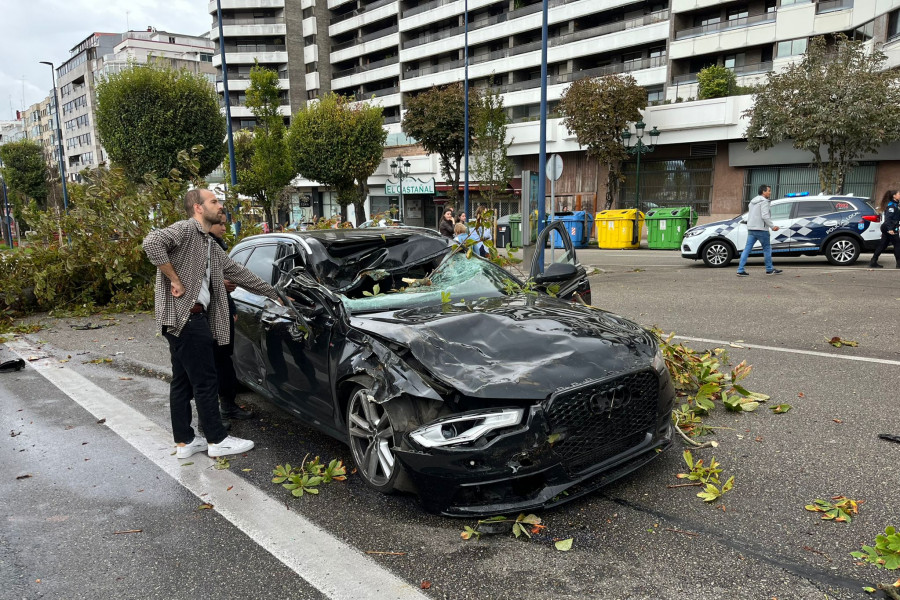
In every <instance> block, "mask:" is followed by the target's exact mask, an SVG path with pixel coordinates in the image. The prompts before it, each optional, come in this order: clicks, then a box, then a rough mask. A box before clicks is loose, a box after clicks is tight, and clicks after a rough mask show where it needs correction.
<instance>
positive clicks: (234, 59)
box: [212, 50, 288, 68]
mask: <svg viewBox="0 0 900 600" xmlns="http://www.w3.org/2000/svg"><path fill="white" fill-rule="evenodd" d="M225 59H226V60H227V61H228V64H229V65H252V64H253V63H254V62H255V61H257V60H258V61H259V63H260V64H261V65H272V64H286V63H287V61H288V53H287V52H286V51H283V50H282V51H270V52H228V51H227V50H226V56H225ZM212 64H213V66H214V67H220V68H221V65H222V58H221V56H220V55H219V54H218V53H216V54H214V55H213V59H212Z"/></svg>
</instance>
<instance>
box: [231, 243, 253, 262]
mask: <svg viewBox="0 0 900 600" xmlns="http://www.w3.org/2000/svg"><path fill="white" fill-rule="evenodd" d="M252 251H253V247H250V248H241V249H240V250H238V251H237V252H235V253H234V254H232V255H231V260H233V261H234V262H236V263H237V264H239V265H243V264H244V263H245V262H247V258H248V257H249V256H250V253H251V252H252Z"/></svg>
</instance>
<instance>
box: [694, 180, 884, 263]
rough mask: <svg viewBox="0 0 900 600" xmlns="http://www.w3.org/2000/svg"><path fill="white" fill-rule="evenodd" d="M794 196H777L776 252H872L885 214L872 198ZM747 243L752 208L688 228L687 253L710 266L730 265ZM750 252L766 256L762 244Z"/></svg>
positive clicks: (831, 255)
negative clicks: (872, 201) (882, 213)
mask: <svg viewBox="0 0 900 600" xmlns="http://www.w3.org/2000/svg"><path fill="white" fill-rule="evenodd" d="M807 194H808V193H806V192H805V193H803V194H796V195H788V197H786V198H780V199H778V200H773V201H772V204H771V207H772V223H773V224H775V225H777V226H778V228H779V229H778V231H771V232H770V235H771V236H772V237H771V240H772V253H773V254H778V255H782V256H783V255H789V256H790V255H794V256H797V255H810V256H811V255H819V254H824V255H825V257H826V258H827V259H828V262H830V263H831V264H833V265H851V264H853V263H854V262H856V259H858V258H859V254H860V252H862V251H863V250H866V251H869V252H871V251H872V250H874V249H875V247H876V246H877V245H878V241H879V240H880V239H881V229H880V219H879V216H878V213H876V212H875V209H874V208H872V206H870V205H869V203H868V200H867V199H866V198H861V197H858V196H809V195H807ZM746 243H747V213H744V214H743V215H740V216H738V217H734V218H733V219H728V220H726V221H717V222H715V223H707V224H705V225H699V226H697V227H693V228H691V229H688V230H687V231H686V232H685V234H684V240H683V241H682V243H681V256H682V257H684V258H691V259H693V260H703V262H704V263H705V264H706V266H708V267H727V266H728V265H729V263H731V261H732V260H733V259H734V258H735V257H740V254H741V252H742V251H743V250H744V245H745V244H746ZM750 256H762V246H761V245H760V244H758V243H757V244H756V246H755V247H754V248H753V250H751V252H750Z"/></svg>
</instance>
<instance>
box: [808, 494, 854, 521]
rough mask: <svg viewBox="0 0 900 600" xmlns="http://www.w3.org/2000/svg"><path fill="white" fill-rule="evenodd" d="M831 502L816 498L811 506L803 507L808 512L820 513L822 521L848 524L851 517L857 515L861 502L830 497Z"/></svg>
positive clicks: (842, 497) (840, 497)
mask: <svg viewBox="0 0 900 600" xmlns="http://www.w3.org/2000/svg"><path fill="white" fill-rule="evenodd" d="M831 500H832V501H828V500H820V499H819V498H816V499H815V500H813V503H812V504H807V505H806V506H805V508H806V510H808V511H810V512H820V513H823V514H822V520H823V521H834V522H835V523H849V522H851V521H852V520H853V517H852V516H851V515H853V516H855V515H857V514H859V505H860V504H862V501H861V500H853V499H851V498H847V497H845V496H832V498H831Z"/></svg>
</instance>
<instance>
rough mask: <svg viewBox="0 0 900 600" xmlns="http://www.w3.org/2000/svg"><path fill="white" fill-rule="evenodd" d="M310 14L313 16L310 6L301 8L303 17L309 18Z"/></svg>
mask: <svg viewBox="0 0 900 600" xmlns="http://www.w3.org/2000/svg"><path fill="white" fill-rule="evenodd" d="M311 16H313V9H312V7H310V8H304V9H303V18H304V19H308V18H310V17H311Z"/></svg>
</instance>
